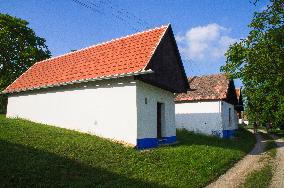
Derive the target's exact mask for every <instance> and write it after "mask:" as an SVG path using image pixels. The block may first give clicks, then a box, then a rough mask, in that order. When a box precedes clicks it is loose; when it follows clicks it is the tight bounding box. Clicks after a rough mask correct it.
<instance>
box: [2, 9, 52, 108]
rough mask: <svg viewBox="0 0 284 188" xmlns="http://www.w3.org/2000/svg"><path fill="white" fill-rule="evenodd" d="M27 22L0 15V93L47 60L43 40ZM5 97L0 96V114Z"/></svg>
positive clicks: (46, 50) (48, 53) (47, 54)
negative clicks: (23, 74)
mask: <svg viewBox="0 0 284 188" xmlns="http://www.w3.org/2000/svg"><path fill="white" fill-rule="evenodd" d="M27 25H28V22H27V21H25V20H22V19H19V18H15V17H12V16H9V15H7V14H0V91H2V90H3V89H5V88H6V87H7V86H8V85H9V84H11V83H12V82H13V81H14V80H15V79H16V78H18V77H19V76H20V75H21V74H22V73H24V72H25V71H26V70H27V69H28V68H29V67H30V66H32V65H33V64H34V63H35V62H37V61H40V60H43V59H46V58H49V57H50V55H51V54H50V51H49V50H48V47H47V45H46V44H45V39H43V38H41V37H38V36H36V34H35V32H34V31H33V30H32V29H31V28H29V27H27ZM5 104H6V97H5V96H3V95H1V96H0V113H1V112H2V113H3V109H4V106H5Z"/></svg>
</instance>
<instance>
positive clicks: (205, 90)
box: [175, 74, 230, 101]
mask: <svg viewBox="0 0 284 188" xmlns="http://www.w3.org/2000/svg"><path fill="white" fill-rule="evenodd" d="M188 83H189V85H190V90H189V91H188V92H187V93H181V94H178V95H176V97H175V101H197V100H222V99H226V97H227V92H228V88H229V83H230V79H229V78H228V77H227V76H226V75H225V74H212V75H206V76H194V77H189V78H188Z"/></svg>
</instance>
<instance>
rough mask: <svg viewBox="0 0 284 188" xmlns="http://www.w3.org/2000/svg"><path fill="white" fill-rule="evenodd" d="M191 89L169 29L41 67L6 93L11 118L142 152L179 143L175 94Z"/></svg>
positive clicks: (97, 47)
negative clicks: (131, 147) (69, 130)
mask: <svg viewBox="0 0 284 188" xmlns="http://www.w3.org/2000/svg"><path fill="white" fill-rule="evenodd" d="M187 89H188V84H187V79H186V75H185V72H184V68H183V65H182V62H181V59H180V55H179V52H178V49H177V45H176V42H175V39H174V35H173V32H172V29H171V26H170V25H168V26H162V27H159V28H155V29H151V30H147V31H144V32H140V33H136V34H133V35H129V36H126V37H122V38H119V39H114V40H111V41H108V42H105V43H101V44H97V45H94V46H91V47H88V48H85V49H81V50H78V51H75V52H71V53H67V54H65V55H62V56H58V57H54V58H50V59H47V60H44V61H41V62H38V63H36V64H34V65H33V66H32V67H31V68H30V69H28V70H27V71H26V72H25V73H24V74H22V75H21V76H20V77H19V78H18V79H17V80H15V81H14V82H13V83H12V84H11V85H10V86H9V87H7V88H6V89H5V90H4V92H3V93H7V94H8V106H7V117H13V118H14V117H20V118H24V119H28V120H31V121H34V122H39V123H44V124H48V125H54V126H58V127H62V128H67V129H72V130H77V131H80V132H85V133H89V134H94V135H98V136H101V137H104V138H110V139H113V140H117V141H121V142H125V143H127V144H130V145H133V146H136V147H137V148H139V149H143V148H150V147H156V146H158V145H159V144H163V143H173V142H175V141H176V127H175V114H174V111H175V106H174V93H176V92H177V93H180V92H185V91H186V90H187Z"/></svg>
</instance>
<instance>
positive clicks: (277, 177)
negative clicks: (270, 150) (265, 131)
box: [270, 135, 284, 188]
mask: <svg viewBox="0 0 284 188" xmlns="http://www.w3.org/2000/svg"><path fill="white" fill-rule="evenodd" d="M271 136H272V137H273V139H274V140H275V142H276V144H277V155H276V159H275V170H274V172H273V177H272V180H271V184H270V187H271V188H283V187H284V141H283V140H282V139H280V138H277V137H276V136H273V135H271Z"/></svg>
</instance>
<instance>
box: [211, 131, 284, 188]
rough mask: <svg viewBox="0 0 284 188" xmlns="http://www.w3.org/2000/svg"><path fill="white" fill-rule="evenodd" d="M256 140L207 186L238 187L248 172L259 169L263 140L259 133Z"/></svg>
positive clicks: (212, 187) (218, 187) (219, 187)
mask: <svg viewBox="0 0 284 188" xmlns="http://www.w3.org/2000/svg"><path fill="white" fill-rule="evenodd" d="M256 140H257V142H256V145H255V147H254V148H253V150H252V151H251V152H250V153H249V154H248V155H246V156H245V157H244V158H243V159H242V160H241V161H239V162H238V163H236V164H235V166H234V167H232V168H231V169H229V170H228V171H227V172H226V173H225V174H223V175H222V176H220V177H219V178H218V179H217V180H216V181H215V182H213V183H211V184H209V185H208V186H207V188H224V187H226V188H233V187H238V186H240V185H241V184H242V183H243V182H244V181H245V179H246V176H247V175H248V174H249V173H250V172H252V171H254V170H257V169H260V168H261V167H262V163H260V162H259V159H260V157H261V156H262V154H263V150H264V147H265V141H264V140H263V138H262V137H261V136H260V135H259V134H256ZM282 157H283V156H282ZM283 162H284V161H283ZM282 175H283V174H282ZM281 177H283V176H281ZM282 188H283V187H282Z"/></svg>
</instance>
